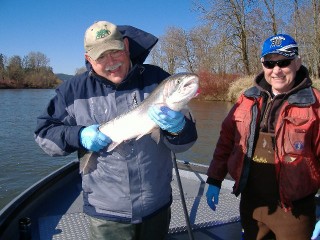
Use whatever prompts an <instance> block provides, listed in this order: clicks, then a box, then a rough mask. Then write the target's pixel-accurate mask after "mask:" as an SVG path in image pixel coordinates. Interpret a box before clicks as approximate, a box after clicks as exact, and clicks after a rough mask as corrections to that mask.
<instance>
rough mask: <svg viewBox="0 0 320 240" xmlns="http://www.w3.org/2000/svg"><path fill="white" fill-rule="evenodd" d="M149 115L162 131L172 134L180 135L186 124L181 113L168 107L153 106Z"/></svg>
mask: <svg viewBox="0 0 320 240" xmlns="http://www.w3.org/2000/svg"><path fill="white" fill-rule="evenodd" d="M148 115H149V117H150V118H151V119H152V120H153V121H154V122H155V123H156V124H157V125H158V126H159V127H160V128H161V129H163V130H165V131H168V132H170V133H179V132H180V131H181V130H182V129H183V128H184V125H185V124H186V120H185V119H184V115H183V114H182V113H181V112H177V111H173V110H171V109H170V108H168V107H166V106H162V107H160V108H159V107H156V106H151V107H150V108H149V110H148Z"/></svg>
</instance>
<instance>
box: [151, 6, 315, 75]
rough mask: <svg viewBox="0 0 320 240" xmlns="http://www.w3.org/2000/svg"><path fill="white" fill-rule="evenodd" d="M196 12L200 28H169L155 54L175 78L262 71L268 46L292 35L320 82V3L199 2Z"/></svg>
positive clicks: (305, 60) (304, 62)
mask: <svg viewBox="0 0 320 240" xmlns="http://www.w3.org/2000/svg"><path fill="white" fill-rule="evenodd" d="M193 11H195V12H196V13H197V14H198V16H199V19H201V25H200V26H197V27H195V28H192V29H191V30H188V31H186V30H184V29H182V28H179V27H169V28H168V29H167V31H166V33H165V35H164V36H162V37H161V38H160V39H159V43H158V44H157V45H156V46H155V48H154V50H153V51H152V52H151V62H152V63H154V64H157V65H159V66H160V67H162V68H164V69H165V70H167V71H168V72H170V73H175V72H177V71H180V70H181V69H183V70H185V71H189V72H197V73H199V72H209V73H213V74H219V75H225V74H241V75H245V76H248V75H252V74H256V73H258V72H259V71H261V70H262V69H261V63H260V53H261V45H262V44H263V41H264V40H265V39H267V38H268V37H270V36H272V35H275V34H278V33H287V34H290V35H291V36H293V37H294V38H295V39H296V41H297V42H298V45H299V54H300V55H301V56H302V59H303V64H304V65H305V66H306V67H307V68H308V69H309V71H310V74H311V75H312V76H316V77H319V75H320V74H319V72H320V0H194V2H193ZM195 21H196V19H195Z"/></svg>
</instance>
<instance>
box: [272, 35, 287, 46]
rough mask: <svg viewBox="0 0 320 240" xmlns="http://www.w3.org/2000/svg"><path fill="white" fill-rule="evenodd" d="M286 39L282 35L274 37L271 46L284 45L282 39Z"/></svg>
mask: <svg viewBox="0 0 320 240" xmlns="http://www.w3.org/2000/svg"><path fill="white" fill-rule="evenodd" d="M284 40H286V39H285V38H284V37H282V36H277V37H274V38H272V39H271V40H270V41H271V43H272V44H271V46H270V47H274V46H281V45H282V41H284Z"/></svg>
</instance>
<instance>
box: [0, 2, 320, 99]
mask: <svg viewBox="0 0 320 240" xmlns="http://www.w3.org/2000/svg"><path fill="white" fill-rule="evenodd" d="M192 11H195V12H196V14H197V15H198V19H199V21H198V22H199V24H198V26H196V27H194V28H192V29H190V30H185V29H182V28H180V27H176V26H170V27H168V28H167V30H166V32H165V34H164V35H163V36H160V37H159V42H158V43H157V44H156V45H155V47H154V48H153V49H152V51H151V53H150V56H149V58H148V59H149V61H150V62H151V63H153V64H155V65H158V66H160V67H162V68H163V69H165V70H166V71H168V72H169V73H171V74H174V73H177V72H181V71H187V72H193V73H197V74H199V76H200V85H202V86H201V87H202V90H203V91H205V92H208V94H211V95H215V94H216V95H217V97H215V98H216V99H219V100H220V99H221V98H223V97H224V96H225V94H224V93H225V89H228V87H229V85H230V84H232V83H233V82H234V81H236V80H237V79H239V78H240V77H243V76H252V75H255V74H257V73H258V72H260V71H261V70H262V68H261V63H260V54H261V45H262V44H263V41H264V40H265V39H266V38H268V37H270V36H272V35H275V34H278V33H287V34H290V35H291V36H293V37H294V38H295V39H296V41H297V42H298V45H299V54H300V56H301V57H302V61H303V64H304V65H305V66H306V67H307V68H308V69H309V72H310V74H311V76H312V77H313V78H314V80H316V81H319V77H320V0H193V5H192ZM195 21H197V19H195ZM48 64H49V59H48V58H47V57H46V56H45V55H44V54H42V53H39V52H31V53H30V54H28V55H27V56H25V57H24V58H23V59H21V57H19V56H13V57H11V58H8V59H6V57H5V56H4V55H2V54H0V86H1V83H3V82H9V83H11V84H15V86H24V87H47V88H50V87H54V86H56V85H57V84H58V82H59V80H58V79H57V78H56V77H55V76H54V74H53V72H52V68H51V67H50V66H49V65H48ZM84 70H85V68H83V67H82V68H79V69H77V70H76V71H75V74H79V73H81V72H83V71H84ZM206 89H207V90H206ZM218 95H219V96H218ZM222 100H223V99H222Z"/></svg>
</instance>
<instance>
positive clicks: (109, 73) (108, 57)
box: [85, 38, 131, 84]
mask: <svg viewBox="0 0 320 240" xmlns="http://www.w3.org/2000/svg"><path fill="white" fill-rule="evenodd" d="M124 46H125V49H124V50H110V51H106V52H104V53H102V54H101V55H100V56H99V58H98V59H97V60H93V59H92V58H90V57H89V56H88V55H85V57H86V59H87V60H88V61H89V62H90V63H91V65H92V68H93V70H94V71H95V72H96V73H97V74H98V75H100V76H102V77H104V78H106V79H108V80H110V81H111V82H113V83H115V84H119V83H121V82H122V80H123V79H124V78H125V77H126V76H127V74H128V72H129V70H130V64H131V63H130V54H129V41H128V39H126V38H125V39H124Z"/></svg>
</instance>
